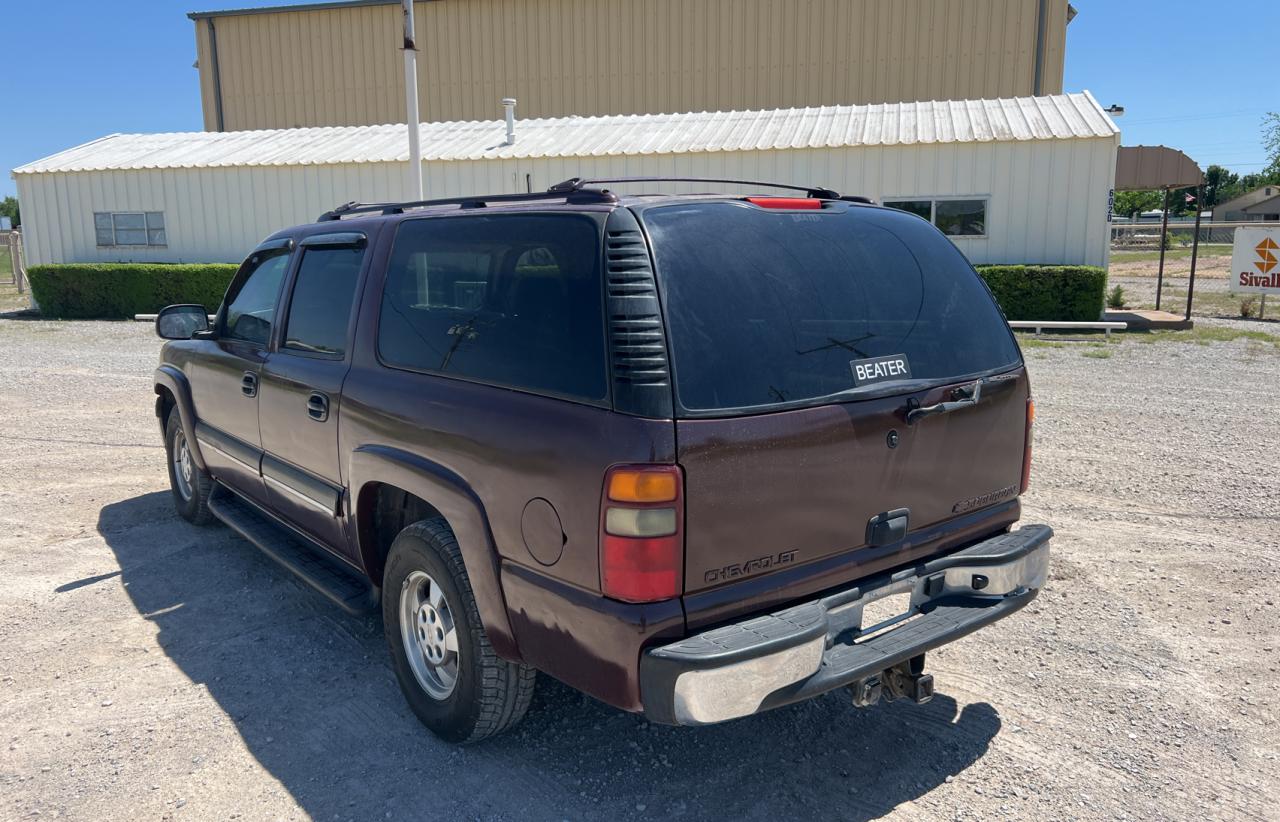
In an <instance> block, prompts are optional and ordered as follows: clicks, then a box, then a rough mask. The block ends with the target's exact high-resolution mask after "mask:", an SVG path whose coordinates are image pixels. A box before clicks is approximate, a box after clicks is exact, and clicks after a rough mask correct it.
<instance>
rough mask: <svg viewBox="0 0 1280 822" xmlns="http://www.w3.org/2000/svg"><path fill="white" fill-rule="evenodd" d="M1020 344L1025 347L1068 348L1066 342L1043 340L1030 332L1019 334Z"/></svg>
mask: <svg viewBox="0 0 1280 822" xmlns="http://www.w3.org/2000/svg"><path fill="white" fill-rule="evenodd" d="M1018 345H1020V346H1022V347H1023V348H1066V347H1067V344H1066V343H1061V342H1055V341H1053V340H1042V339H1040V338H1039V337H1032V336H1031V335H1029V334H1019V335H1018Z"/></svg>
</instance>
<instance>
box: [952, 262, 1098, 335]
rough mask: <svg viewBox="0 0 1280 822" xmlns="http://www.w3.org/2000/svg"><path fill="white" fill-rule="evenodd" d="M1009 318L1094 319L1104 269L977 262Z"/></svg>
mask: <svg viewBox="0 0 1280 822" xmlns="http://www.w3.org/2000/svg"><path fill="white" fill-rule="evenodd" d="M977 268H978V273H979V274H981V275H982V279H984V280H986V281H987V285H988V286H989V287H990V288H991V292H992V293H993V294H995V296H996V302H998V303H1000V307H1001V308H1002V309H1004V313H1005V316H1006V317H1007V318H1009V319H1010V320H1064V321H1074V322H1093V321H1094V320H1097V319H1098V318H1100V317H1101V316H1102V305H1103V301H1104V295H1105V292H1106V289H1107V272H1106V271H1104V270H1103V269H1101V268H1095V267H1093V266H1088V265H980V266H978V267H977Z"/></svg>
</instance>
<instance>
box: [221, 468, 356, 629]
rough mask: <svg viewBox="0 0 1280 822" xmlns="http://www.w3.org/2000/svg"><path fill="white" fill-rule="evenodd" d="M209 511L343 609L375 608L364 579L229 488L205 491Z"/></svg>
mask: <svg viewBox="0 0 1280 822" xmlns="http://www.w3.org/2000/svg"><path fill="white" fill-rule="evenodd" d="M209 511H210V512H211V513H212V514H213V515H214V516H215V517H217V518H218V519H219V520H221V521H222V522H224V523H226V525H227V526H229V527H230V528H231V530H233V531H235V532H236V533H237V534H239V535H240V536H242V537H244V538H245V539H247V540H248V541H249V542H251V543H253V544H254V545H256V546H257V547H258V548H259V549H260V550H261V551H262V553H264V554H266V555H267V556H269V557H271V558H272V559H274V560H275V561H276V562H278V563H279V564H280V565H282V566H284V567H285V568H286V569H287V570H289V571H292V572H293V573H294V574H296V575H297V576H298V577H299V578H300V579H301V580H302V581H303V582H305V583H306V584H307V585H309V586H311V587H312V588H314V589H315V590H316V591H319V592H320V593H321V594H323V595H324V596H325V597H326V598H327V599H329V600H330V601H332V602H333V603H334V604H335V605H337V606H338V607H339V608H341V609H342V610H344V611H346V612H347V613H349V614H352V615H354V616H364V615H367V614H371V613H373V612H374V611H376V610H377V608H378V589H376V588H375V587H374V586H372V585H370V584H369V582H368V580H365V579H361V578H360V577H359V576H357V574H356V572H355V571H354V570H353V571H348V570H346V569H345V568H342V567H340V566H339V564H338V560H336V559H329V558H327V557H325V556H323V555H322V554H321V553H320V552H321V551H323V550H324V549H323V548H321V547H319V546H313V545H312V544H311V542H310V540H307V539H305V538H303V537H301V536H298V535H297V534H294V533H293V532H292V531H290V530H289V529H288V528H286V527H285V526H283V525H281V524H279V523H277V522H276V521H275V520H274V519H273V518H271V517H270V516H269V515H267V514H265V513H263V512H262V511H260V510H259V509H258V508H257V506H255V505H253V504H252V503H249V502H247V501H245V500H244V499H242V498H240V497H239V496H237V495H236V494H235V493H233V492H232V491H229V490H227V489H226V488H223V487H221V486H218V487H217V488H216V489H215V491H214V493H212V494H210V495H209Z"/></svg>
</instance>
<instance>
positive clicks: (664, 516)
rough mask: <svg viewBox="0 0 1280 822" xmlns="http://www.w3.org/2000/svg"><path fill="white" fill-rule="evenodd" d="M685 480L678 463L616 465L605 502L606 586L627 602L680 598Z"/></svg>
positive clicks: (602, 550)
mask: <svg viewBox="0 0 1280 822" xmlns="http://www.w3.org/2000/svg"><path fill="white" fill-rule="evenodd" d="M683 485H684V481H683V478H682V476H681V473H680V468H679V466H675V465H615V466H614V467H613V468H610V469H609V471H608V473H607V474H605V479H604V499H603V500H602V501H601V504H600V586H601V590H602V591H603V592H604V595H605V596H607V597H610V598H612V599H620V600H623V601H625V602H657V601H658V600H663V599H671V598H672V597H677V596H679V595H680V591H681V589H682V587H683V584H684V573H683V572H684V533H683V525H684V500H683Z"/></svg>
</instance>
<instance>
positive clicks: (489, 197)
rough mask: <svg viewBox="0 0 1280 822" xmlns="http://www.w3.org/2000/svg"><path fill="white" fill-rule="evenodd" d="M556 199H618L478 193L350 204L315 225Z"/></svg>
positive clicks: (577, 193)
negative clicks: (428, 210) (369, 216)
mask: <svg viewBox="0 0 1280 822" xmlns="http://www.w3.org/2000/svg"><path fill="white" fill-rule="evenodd" d="M559 199H566V200H568V202H570V203H616V202H617V201H618V198H617V197H616V196H614V194H613V193H612V192H609V191H601V190H598V189H593V188H588V189H573V190H571V191H565V190H556V189H554V188H553V189H549V190H547V191H533V192H529V193H527V194H481V195H472V196H470V197H444V198H441V199H437V200H410V201H407V202H403V203H357V202H355V201H352V202H349V203H343V204H342V205H340V206H337V207H336V208H333V209H330V210H329V211H326V212H325V213H323V214H321V215H320V216H319V217H317V218H316V222H318V223H325V222H330V221H332V220H341V219H342V218H343V217H346V216H349V215H352V214H371V213H373V212H381V213H383V214H403V213H404V212H405V211H406V210H407V209H410V208H425V207H427V206H440V205H456V206H461V207H462V208H484V207H485V206H486V205H488V204H489V203H519V202H525V201H533V200H559Z"/></svg>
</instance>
